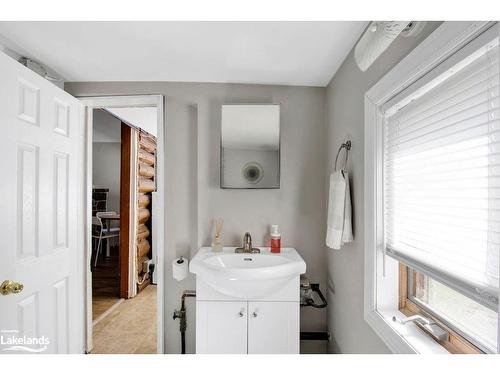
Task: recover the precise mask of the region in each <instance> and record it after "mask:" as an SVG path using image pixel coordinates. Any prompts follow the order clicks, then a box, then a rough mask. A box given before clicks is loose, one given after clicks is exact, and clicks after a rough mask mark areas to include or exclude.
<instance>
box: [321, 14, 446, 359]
mask: <svg viewBox="0 0 500 375" xmlns="http://www.w3.org/2000/svg"><path fill="white" fill-rule="evenodd" d="M439 24H440V23H439V22H429V23H428V24H427V25H426V27H425V29H424V30H423V31H422V33H421V34H420V35H418V36H416V37H410V38H402V37H399V38H398V39H396V41H394V43H393V44H392V45H391V46H390V47H389V48H388V49H387V50H386V51H385V52H384V53H383V54H382V55H381V57H380V58H379V59H378V60H376V61H375V63H374V64H373V65H372V66H371V67H370V68H369V69H368V70H367V71H366V72H362V71H361V70H359V68H358V67H357V65H356V63H355V60H354V55H353V51H351V53H350V54H349V55H348V57H347V58H346V60H345V61H344V63H343V64H342V66H341V67H340V69H339V70H338V71H337V73H336V74H335V76H334V77H333V79H332V80H331V82H330V84H329V85H328V87H327V96H326V98H327V99H326V103H327V104H326V105H327V115H326V119H327V137H326V138H327V147H326V150H327V159H328V160H329V163H328V165H327V174H330V172H331V171H332V169H333V161H334V160H335V154H336V152H337V149H338V147H339V146H340V144H341V143H342V142H343V141H345V140H347V139H350V140H351V141H352V149H351V151H350V153H349V164H348V169H349V170H350V171H351V173H350V176H351V179H352V180H351V195H352V201H353V214H354V215H353V216H354V225H353V227H354V228H353V229H354V242H353V243H351V244H348V245H346V246H345V247H344V248H343V249H342V250H340V251H338V250H327V258H328V302H329V309H328V327H329V328H330V332H331V333H332V334H333V335H334V337H335V340H334V341H333V342H332V344H331V346H330V351H331V352H336V353H389V349H388V348H387V346H386V345H385V344H384V343H383V342H382V341H381V340H380V338H379V337H378V336H377V335H376V334H375V333H374V331H373V330H372V329H371V328H370V327H369V326H368V324H367V323H366V322H365V321H364V318H363V282H364V279H363V273H364V251H363V247H364V236H363V223H364V215H363V209H364V208H363V206H364V197H363V189H364V180H363V173H364V161H363V160H364V150H363V147H364V131H363V129H364V95H365V92H366V91H368V89H370V87H372V86H373V85H374V84H375V83H376V82H377V81H378V80H379V79H380V78H382V76H384V74H385V73H387V72H388V71H389V70H390V69H391V68H392V67H393V66H394V65H396V64H397V63H398V62H399V61H400V60H401V59H402V58H403V57H405V56H406V55H407V54H408V53H409V52H410V51H411V50H412V49H413V48H415V47H416V46H417V45H418V44H419V43H420V42H421V41H422V40H423V39H425V38H426V37H427V36H428V35H429V34H430V33H431V32H432V31H434V30H435V28H436V27H438V26H439Z"/></svg>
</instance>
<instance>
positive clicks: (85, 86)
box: [65, 82, 326, 353]
mask: <svg viewBox="0 0 500 375" xmlns="http://www.w3.org/2000/svg"><path fill="white" fill-rule="evenodd" d="M65 88H66V90H67V91H68V92H69V93H71V94H72V95H75V96H92V95H118V94H163V95H165V96H166V97H167V104H166V114H165V116H166V150H165V151H166V167H165V168H166V178H165V181H166V203H165V204H166V218H165V220H166V223H165V225H166V228H165V247H166V248H165V252H166V256H165V262H166V263H165V265H166V270H167V272H166V280H165V287H166V290H165V297H166V304H165V327H166V351H167V352H168V353H179V352H180V334H179V325H178V321H175V322H174V321H173V320H172V312H173V309H174V308H179V307H180V295H181V293H182V290H184V289H194V287H195V284H194V278H193V277H190V278H189V279H186V280H184V281H182V282H176V281H174V280H173V279H172V277H171V266H170V264H171V261H172V260H173V259H174V258H175V257H177V256H179V255H184V256H188V257H191V256H193V255H194V254H195V253H196V251H197V248H198V247H199V246H200V245H203V246H209V245H210V243H211V237H212V233H213V228H212V219H213V218H214V217H217V218H224V220H225V221H224V230H223V241H224V244H225V245H228V246H231V245H239V244H240V243H241V238H242V236H243V234H244V233H245V232H246V231H249V232H250V233H251V234H252V237H253V241H254V244H255V245H257V246H259V245H260V246H262V245H268V242H269V237H268V231H269V225H270V224H279V225H280V230H281V233H282V245H283V246H293V247H296V248H297V249H298V251H299V252H300V254H301V255H302V257H303V258H304V260H305V261H306V263H307V274H308V276H309V277H310V278H311V280H312V281H315V282H320V283H321V285H322V286H323V287H324V286H325V285H326V267H325V263H326V253H325V248H324V235H325V215H326V212H325V211H326V209H325V207H326V204H325V189H324V187H325V183H326V176H325V169H326V165H325V161H326V157H325V155H326V153H325V89H324V88H312V87H287V86H268V85H240V84H196V83H167V82H153V83H151V82H108V83H106V82H101V83H67V84H66V86H65ZM223 103H281V126H282V128H281V131H282V133H281V137H282V138H281V158H282V159H281V189H279V190H221V189H219V141H220V120H221V108H220V106H221V104H223ZM187 306H188V330H187V351H188V352H190V353H192V352H194V350H195V346H194V329H195V326H194V317H195V311H194V303H193V301H191V300H190V301H189V302H188V305H187ZM301 328H302V330H323V329H325V328H326V311H325V310H324V309H322V310H319V309H313V308H306V309H303V310H302V314H301ZM316 350H318V351H321V350H322V349H321V348H319V349H316Z"/></svg>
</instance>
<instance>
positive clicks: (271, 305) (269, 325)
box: [248, 302, 300, 354]
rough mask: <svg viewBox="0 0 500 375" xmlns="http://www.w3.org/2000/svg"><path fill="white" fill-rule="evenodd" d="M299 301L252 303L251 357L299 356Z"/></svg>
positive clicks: (249, 337) (249, 341) (249, 327)
mask: <svg viewBox="0 0 500 375" xmlns="http://www.w3.org/2000/svg"><path fill="white" fill-rule="evenodd" d="M299 309H300V306H299V303H298V302H249V303H248V353H249V354H299V340H300V319H299Z"/></svg>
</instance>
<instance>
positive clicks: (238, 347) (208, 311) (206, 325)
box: [196, 301, 247, 354]
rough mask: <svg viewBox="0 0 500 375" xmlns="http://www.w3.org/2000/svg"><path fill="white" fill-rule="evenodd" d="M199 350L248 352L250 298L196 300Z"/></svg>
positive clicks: (228, 352)
mask: <svg viewBox="0 0 500 375" xmlns="http://www.w3.org/2000/svg"><path fill="white" fill-rule="evenodd" d="M196 353H197V354H246V353H247V302H221V301H197V302H196Z"/></svg>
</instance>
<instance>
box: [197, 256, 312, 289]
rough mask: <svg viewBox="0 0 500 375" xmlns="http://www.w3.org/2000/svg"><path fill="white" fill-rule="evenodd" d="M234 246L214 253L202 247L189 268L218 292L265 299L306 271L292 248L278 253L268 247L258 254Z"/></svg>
mask: <svg viewBox="0 0 500 375" xmlns="http://www.w3.org/2000/svg"><path fill="white" fill-rule="evenodd" d="M234 249H235V248H234V247H225V248H224V249H223V251H222V252H219V253H214V252H212V250H211V248H209V247H203V248H201V249H200V250H199V251H198V253H197V254H196V256H195V257H194V258H193V259H192V260H191V263H190V265H189V270H190V272H191V273H194V274H196V277H197V278H200V279H201V280H203V281H204V282H206V283H207V284H208V285H210V286H211V287H212V288H213V289H215V290H217V291H218V292H220V293H223V294H226V295H228V296H232V297H236V298H241V299H256V298H264V297H266V295H268V294H270V293H272V292H275V291H276V290H278V289H279V288H280V287H282V286H284V285H285V284H286V283H287V282H288V281H290V280H291V279H292V278H293V277H296V276H299V275H300V274H302V273H304V272H306V263H305V262H304V260H303V259H302V258H301V257H300V255H299V254H298V253H297V251H296V250H295V249H293V248H283V249H281V253H277V254H273V253H271V250H270V248H266V247H262V248H260V251H261V252H260V253H255V254H248V253H243V254H241V253H240V254H236V253H235V252H234Z"/></svg>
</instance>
